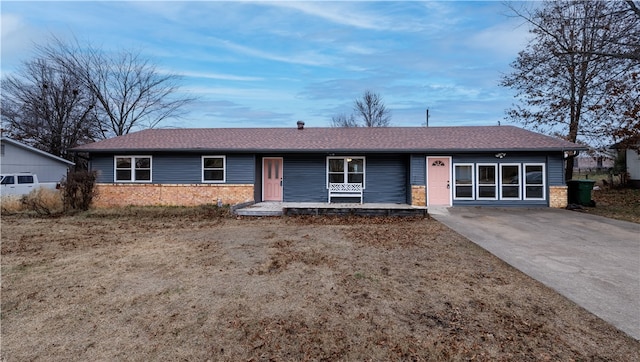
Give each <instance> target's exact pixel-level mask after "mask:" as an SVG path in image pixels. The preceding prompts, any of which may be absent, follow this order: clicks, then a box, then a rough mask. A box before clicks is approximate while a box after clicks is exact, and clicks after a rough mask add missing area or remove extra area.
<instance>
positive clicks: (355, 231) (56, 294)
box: [1, 208, 640, 361]
mask: <svg viewBox="0 0 640 362" xmlns="http://www.w3.org/2000/svg"><path fill="white" fill-rule="evenodd" d="M209 211H210V210H209ZM209 211H207V210H206V209H198V208H196V209H188V210H187V209H184V210H183V209H166V208H165V209H153V208H150V209H126V210H120V211H117V212H115V211H92V212H88V213H83V214H79V215H76V216H67V217H61V218H34V217H27V216H24V215H11V216H4V217H3V218H2V224H1V225H2V305H1V324H2V325H1V326H2V336H1V337H2V342H1V343H2V345H1V347H2V352H1V358H2V360H6V361H31V360H36V361H54V360H65V361H91V360H137V361H148V360H212V361H214V360H220V361H304V360H327V361H335V360H348V361H356V360H358V361H365V360H374V361H398V360H409V361H411V360H416V361H423V360H424V361H426V360H429V361H433V360H435V361H438V360H454V361H455V360H474V361H512V360H521V361H545V360H551V361H572V360H588V361H634V360H636V361H637V360H639V359H640V352H639V350H640V343H639V342H638V341H636V340H634V339H632V338H630V337H628V336H626V335H625V334H623V333H622V332H619V331H618V330H616V329H615V328H613V327H612V326H610V325H609V324H607V323H605V322H604V321H602V320H600V319H599V318H597V317H595V316H594V315H592V314H590V313H589V312H587V311H585V310H584V309H582V308H580V307H578V306H576V305H575V304H573V303H572V302H570V301H569V300H567V299H566V298H564V297H562V296H560V295H558V294H557V293H555V292H554V291H552V290H550V289H548V288H546V287H544V286H543V285H541V284H540V283H538V282H536V281H534V280H532V279H530V278H529V277H527V276H525V275H523V274H522V273H520V272H518V271H517V270H515V269H513V268H511V267H510V266H508V265H506V264H505V263H503V262H501V261H500V260H499V259H497V258H495V257H493V256H492V255H491V254H489V253H487V252H486V251H484V250H483V249H481V248H479V247H478V246H476V245H475V244H473V243H471V242H469V241H468V240H466V239H464V238H463V237H461V236H459V235H457V234H455V233H454V232H452V231H451V230H449V229H447V228H446V227H444V226H442V225H441V224H439V223H438V222H436V221H434V220H431V219H391V218H357V217H350V218H328V217H320V218H314V217H293V218H258V219H252V218H245V219H235V218H231V217H220V216H217V215H214V213H213V212H209Z"/></svg>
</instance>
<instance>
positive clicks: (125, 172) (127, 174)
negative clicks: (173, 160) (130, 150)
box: [115, 156, 151, 182]
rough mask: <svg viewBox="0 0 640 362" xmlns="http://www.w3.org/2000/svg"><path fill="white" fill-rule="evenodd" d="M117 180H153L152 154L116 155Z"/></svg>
mask: <svg viewBox="0 0 640 362" xmlns="http://www.w3.org/2000/svg"><path fill="white" fill-rule="evenodd" d="M115 181H116V182H151V156H116V157H115Z"/></svg>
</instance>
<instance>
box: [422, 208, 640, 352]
mask: <svg viewBox="0 0 640 362" xmlns="http://www.w3.org/2000/svg"><path fill="white" fill-rule="evenodd" d="M429 214H430V215H431V216H432V217H433V218H435V219H436V220H438V221H440V222H442V223H443V224H445V225H447V226H448V227H450V228H451V229H453V230H455V231H456V232H458V233H459V234H461V235H464V236H465V237H467V238H468V239H470V240H471V241H473V242H474V243H476V244H478V245H480V246H481V247H483V248H484V249H486V250H488V251H489V252H491V253H492V254H494V255H496V256H497V257H499V258H500V259H502V260H504V261H505V262H507V263H508V264H510V265H512V266H513V267H515V268H517V269H519V270H521V271H522V272H524V273H525V274H527V275H529V276H531V277H532V278H534V279H537V280H538V281H540V282H542V283H544V284H545V285H547V286H548V287H551V288H553V289H554V290H556V291H557V292H559V293H560V294H562V295H564V296H566V297H567V298H569V299H571V300H572V301H574V302H575V303H577V304H578V305H580V306H582V307H583V308H585V309H587V310H589V311H590V312H592V313H593V314H595V315H597V316H598V317H600V318H602V319H604V320H605V321H607V322H609V323H611V324H613V325H614V326H616V327H617V328H618V329H620V330H622V331H623V332H625V333H627V334H629V335H630V336H632V337H633V338H635V339H638V340H640V224H634V223H630V222H625V221H617V220H612V219H607V218H604V217H600V216H595V215H589V214H587V213H581V212H576V211H567V210H560V209H550V208H533V209H521V208H486V207H452V208H430V209H429Z"/></svg>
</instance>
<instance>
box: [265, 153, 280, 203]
mask: <svg viewBox="0 0 640 362" xmlns="http://www.w3.org/2000/svg"><path fill="white" fill-rule="evenodd" d="M262 173H263V177H262V183H263V186H262V188H263V189H262V190H263V191H262V200H263V201H282V158H264V159H262Z"/></svg>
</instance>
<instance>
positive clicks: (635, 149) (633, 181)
mask: <svg viewBox="0 0 640 362" xmlns="http://www.w3.org/2000/svg"><path fill="white" fill-rule="evenodd" d="M610 148H612V149H615V150H617V151H618V153H623V152H624V155H625V161H626V163H627V173H628V174H629V185H631V187H634V188H640V138H637V137H636V138H631V139H628V140H627V141H625V142H624V143H617V144H615V145H613V146H611V147H610Z"/></svg>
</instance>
